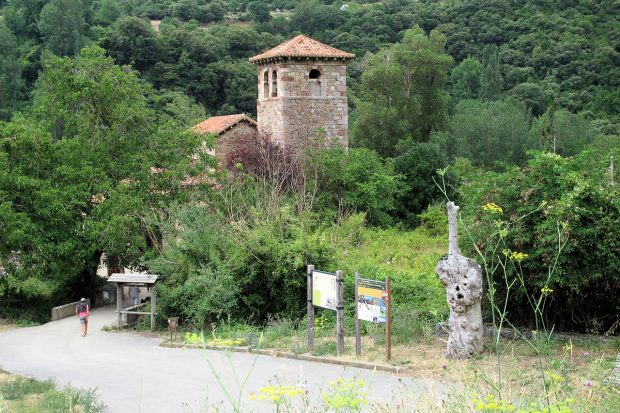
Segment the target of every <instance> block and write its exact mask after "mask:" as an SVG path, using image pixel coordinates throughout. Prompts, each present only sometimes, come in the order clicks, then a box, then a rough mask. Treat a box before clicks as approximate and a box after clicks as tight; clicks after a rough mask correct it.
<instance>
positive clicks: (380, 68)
mask: <svg viewBox="0 0 620 413" xmlns="http://www.w3.org/2000/svg"><path fill="white" fill-rule="evenodd" d="M445 41H446V39H445V37H444V36H443V35H442V34H441V33H439V32H436V31H433V32H431V33H430V35H429V36H426V35H425V34H424V32H423V30H422V29H420V28H415V29H411V30H408V31H407V32H405V35H404V37H403V41H402V43H399V44H396V45H394V46H392V47H390V48H389V49H386V50H383V51H381V52H379V53H377V54H374V55H371V56H369V57H368V59H367V62H366V64H367V70H366V71H365V72H364V74H363V75H362V87H361V92H362V98H361V100H360V102H359V103H358V111H359V114H358V118H357V120H356V123H355V125H354V127H353V131H352V132H353V136H352V140H353V142H354V143H355V144H356V145H359V146H365V147H368V148H372V149H374V150H376V151H377V152H378V153H379V154H381V155H383V156H394V155H396V154H398V153H402V152H404V151H406V150H407V149H408V147H410V146H411V144H412V143H413V142H427V141H428V139H429V137H430V134H431V132H432V131H433V130H437V129H440V128H441V127H443V126H444V124H445V118H446V107H447V103H448V94H447V91H446V90H445V84H446V81H447V77H448V69H449V67H450V65H451V64H452V58H451V57H450V56H448V55H447V54H445V53H444V46H445Z"/></svg>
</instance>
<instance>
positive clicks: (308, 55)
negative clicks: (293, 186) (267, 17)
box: [195, 35, 355, 160]
mask: <svg viewBox="0 0 620 413" xmlns="http://www.w3.org/2000/svg"><path fill="white" fill-rule="evenodd" d="M354 57H355V55H353V54H351V53H347V52H343V51H342V50H338V49H336V48H334V47H331V46H327V45H325V44H323V43H321V42H318V41H316V40H313V39H311V38H309V37H306V36H304V35H299V36H296V37H294V38H292V39H290V40H288V41H286V42H284V43H282V44H280V45H278V46H276V47H274V48H273V49H270V50H267V51H266V52H264V53H261V54H259V55H256V56H254V57H252V58H250V62H252V63H254V64H255V65H256V66H257V68H258V76H257V81H258V99H257V101H256V113H257V122H256V125H257V127H258V131H259V132H261V133H264V134H266V135H268V136H270V137H271V139H273V140H274V141H276V142H278V143H279V144H280V145H282V146H284V147H286V148H289V149H293V150H298V149H303V148H304V147H307V146H308V145H309V144H310V143H311V142H312V141H313V140H314V138H316V137H317V136H320V135H323V136H325V137H326V138H328V139H330V140H336V141H337V142H340V143H341V144H342V145H344V146H347V145H348V123H349V115H348V101H347V83H346V78H347V75H346V63H347V61H348V60H350V59H353V58H354ZM231 116H241V115H231ZM209 119H212V118H209ZM209 119H207V120H205V121H203V122H202V123H203V124H205V123H207V124H208V123H209ZM232 126H233V128H234V127H235V125H232ZM203 129H204V128H203ZM195 130H196V131H200V130H201V128H195ZM226 130H227V131H228V133H230V132H231V129H230V128H227V129H226ZM209 132H211V131H209ZM225 139H226V138H225V136H222V135H220V134H218V142H217V144H216V154H217V156H218V158H219V159H220V160H221V159H223V158H222V156H224V152H225V150H218V149H217V147H220V148H225V147H227V145H226V143H225V142H224V141H225Z"/></svg>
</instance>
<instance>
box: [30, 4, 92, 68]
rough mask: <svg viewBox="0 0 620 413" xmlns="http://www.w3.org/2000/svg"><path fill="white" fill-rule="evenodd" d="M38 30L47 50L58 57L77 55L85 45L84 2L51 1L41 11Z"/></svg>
mask: <svg viewBox="0 0 620 413" xmlns="http://www.w3.org/2000/svg"><path fill="white" fill-rule="evenodd" d="M38 28H39V32H40V33H41V36H42V37H43V41H44V44H45V48H46V49H47V50H49V51H50V52H52V53H54V54H55V55H58V56H65V55H70V56H71V55H74V54H76V53H77V52H79V51H80V49H81V48H82V46H84V44H85V36H84V32H85V30H86V22H85V21H84V11H83V10H82V1H81V0H52V1H50V2H49V3H48V4H46V5H45V6H44V7H43V9H42V10H41V15H40V17H39V24H38Z"/></svg>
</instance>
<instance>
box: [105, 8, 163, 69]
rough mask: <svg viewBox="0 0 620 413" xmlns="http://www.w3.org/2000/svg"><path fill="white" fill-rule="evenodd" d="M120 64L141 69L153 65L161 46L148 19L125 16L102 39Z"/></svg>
mask: <svg viewBox="0 0 620 413" xmlns="http://www.w3.org/2000/svg"><path fill="white" fill-rule="evenodd" d="M100 43H101V46H102V47H103V48H105V49H106V50H107V51H108V53H109V54H110V56H112V57H113V58H114V60H115V61H116V63H118V64H119V65H126V64H133V65H134V67H135V68H136V69H138V70H140V71H143V70H147V69H149V68H151V67H152V65H153V64H155V62H156V61H157V60H158V58H159V55H160V51H161V47H160V44H159V41H158V40H157V35H156V34H155V31H154V30H153V27H151V25H150V23H149V22H148V20H144V19H140V18H138V17H130V16H125V17H122V18H120V19H118V20H117V21H116V22H115V23H114V24H113V25H112V26H110V27H109V28H108V29H107V31H106V33H105V34H104V35H103V37H102V38H101V40H100Z"/></svg>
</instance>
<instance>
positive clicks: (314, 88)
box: [308, 69, 321, 96]
mask: <svg viewBox="0 0 620 413" xmlns="http://www.w3.org/2000/svg"><path fill="white" fill-rule="evenodd" d="M308 77H309V78H310V79H309V83H310V91H309V92H310V96H321V81H320V80H319V79H320V78H321V72H320V71H319V69H312V70H310V73H308Z"/></svg>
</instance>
